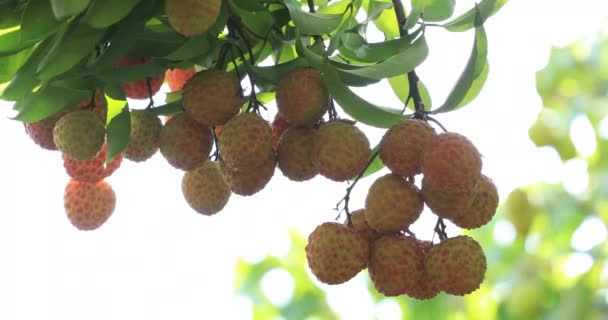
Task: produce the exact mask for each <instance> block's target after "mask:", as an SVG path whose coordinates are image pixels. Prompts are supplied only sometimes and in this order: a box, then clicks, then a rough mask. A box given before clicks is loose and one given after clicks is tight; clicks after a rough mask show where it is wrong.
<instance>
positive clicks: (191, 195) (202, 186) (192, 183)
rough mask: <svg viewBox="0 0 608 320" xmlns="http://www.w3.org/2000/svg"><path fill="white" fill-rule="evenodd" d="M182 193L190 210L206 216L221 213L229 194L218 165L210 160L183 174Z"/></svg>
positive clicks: (228, 188)
mask: <svg viewBox="0 0 608 320" xmlns="http://www.w3.org/2000/svg"><path fill="white" fill-rule="evenodd" d="M182 193H183V194H184V198H185V199H186V202H188V205H190V207H191V208H192V209H194V210H195V211H196V212H198V213H200V214H204V215H207V216H209V215H213V214H216V213H218V212H219V211H221V210H222V209H223V208H224V206H226V203H228V200H229V199H230V194H231V192H230V187H229V186H228V184H227V183H226V181H225V180H224V176H223V175H222V173H221V172H220V167H219V164H218V163H217V162H215V161H210V160H209V161H205V162H204V163H203V164H202V165H201V166H199V167H198V168H196V169H194V170H191V171H188V172H186V173H185V174H184V178H183V179H182Z"/></svg>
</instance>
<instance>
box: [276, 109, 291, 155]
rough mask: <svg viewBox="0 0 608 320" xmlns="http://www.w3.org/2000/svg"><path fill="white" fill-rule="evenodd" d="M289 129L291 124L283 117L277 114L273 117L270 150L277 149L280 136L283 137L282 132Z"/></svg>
mask: <svg viewBox="0 0 608 320" xmlns="http://www.w3.org/2000/svg"><path fill="white" fill-rule="evenodd" d="M289 127H291V124H290V123H289V121H287V118H285V116H284V115H282V114H280V113H277V114H276V115H275V116H274V119H273V120H272V148H273V149H274V150H277V149H278V148H279V141H281V136H283V132H284V131H285V130H287V128H289Z"/></svg>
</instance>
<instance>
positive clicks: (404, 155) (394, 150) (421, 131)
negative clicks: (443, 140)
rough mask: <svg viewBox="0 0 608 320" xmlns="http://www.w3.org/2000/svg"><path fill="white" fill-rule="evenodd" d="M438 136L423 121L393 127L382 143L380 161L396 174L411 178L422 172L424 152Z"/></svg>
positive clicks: (412, 120)
mask: <svg viewBox="0 0 608 320" xmlns="http://www.w3.org/2000/svg"><path fill="white" fill-rule="evenodd" d="M435 135H437V133H436V132H435V129H433V127H431V126H430V125H429V124H428V123H426V122H425V121H422V120H417V119H411V120H405V121H403V122H401V123H398V124H396V125H394V126H393V127H391V128H390V129H389V130H388V131H387V132H386V133H385V134H384V136H383V137H382V140H381V141H380V159H382V162H384V165H385V166H386V167H387V168H389V169H390V170H391V172H393V173H394V174H398V175H400V176H403V177H410V176H414V175H416V174H419V173H420V172H422V168H421V164H420V162H421V158H422V151H423V150H424V148H425V147H426V146H427V145H428V143H429V142H430V141H431V139H432V138H433V137H434V136H435Z"/></svg>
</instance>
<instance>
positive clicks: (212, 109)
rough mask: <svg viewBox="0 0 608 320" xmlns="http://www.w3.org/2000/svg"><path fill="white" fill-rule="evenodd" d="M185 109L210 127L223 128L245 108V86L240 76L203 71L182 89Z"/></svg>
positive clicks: (223, 72) (218, 71)
mask: <svg viewBox="0 0 608 320" xmlns="http://www.w3.org/2000/svg"><path fill="white" fill-rule="evenodd" d="M182 101H183V104H184V109H186V112H187V113H188V114H190V116H191V117H192V118H193V119H194V120H196V121H198V122H200V123H202V124H206V125H208V126H218V125H223V124H225V123H226V122H228V120H230V119H232V118H233V117H234V116H236V115H237V114H238V113H239V111H240V110H241V107H242V106H243V95H242V92H241V85H240V83H239V79H238V78H237V77H236V75H234V74H231V73H228V72H225V71H221V70H215V69H213V70H203V71H200V72H198V73H197V74H195V75H194V76H193V77H192V78H190V80H188V82H186V84H185V85H184V88H183V89H182Z"/></svg>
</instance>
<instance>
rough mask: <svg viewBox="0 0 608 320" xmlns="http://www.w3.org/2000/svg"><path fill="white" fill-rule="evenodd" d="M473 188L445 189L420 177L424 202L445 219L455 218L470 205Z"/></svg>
mask: <svg viewBox="0 0 608 320" xmlns="http://www.w3.org/2000/svg"><path fill="white" fill-rule="evenodd" d="M475 190H477V188H476V187H475V188H473V189H467V188H463V189H455V190H454V189H448V190H445V189H443V188H441V186H435V185H434V184H432V183H431V182H430V181H429V180H428V179H427V177H426V176H425V177H423V178H422V198H423V199H424V203H426V205H427V206H428V207H429V208H430V209H431V211H433V213H434V214H436V215H437V216H439V217H442V218H445V219H450V220H451V219H455V218H457V217H459V216H460V215H463V214H465V212H466V210H467V209H468V208H469V206H471V202H472V201H473V197H474V195H475Z"/></svg>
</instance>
